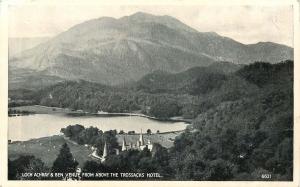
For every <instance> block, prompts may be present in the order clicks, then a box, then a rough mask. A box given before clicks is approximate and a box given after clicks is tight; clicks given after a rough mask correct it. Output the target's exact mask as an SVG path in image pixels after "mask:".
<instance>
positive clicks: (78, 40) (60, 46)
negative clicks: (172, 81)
mask: <svg viewBox="0 0 300 187" xmlns="http://www.w3.org/2000/svg"><path fill="white" fill-rule="evenodd" d="M286 59H293V49H292V48H290V47H287V46H284V45H279V44H275V43H271V42H260V43H257V44H251V45H244V44H242V43H239V42H237V41H234V40H232V39H230V38H227V37H222V36H220V35H218V34H216V33H214V32H198V31H197V30H195V29H193V28H191V27H189V26H187V25H185V24H184V23H182V22H180V21H179V20H177V19H175V18H173V17H170V16H154V15H151V14H147V13H142V12H138V13H136V14H133V15H131V16H125V17H122V18H120V19H115V18H110V17H102V18H99V19H93V20H90V21H86V22H84V23H81V24H78V25H75V26H74V27H72V28H70V29H69V30H67V31H66V32H63V33H61V34H59V35H58V36H56V37H54V38H52V39H50V40H49V41H47V42H45V43H42V44H40V45H38V46H36V47H34V48H32V49H29V50H26V51H24V52H22V53H21V54H18V55H15V56H13V57H11V58H10V59H9V71H10V74H11V75H13V76H14V77H17V78H14V79H11V78H10V79H9V81H10V84H14V85H15V87H18V86H19V85H20V82H18V80H22V82H23V83H24V81H25V82H26V81H27V80H28V76H31V77H32V76H34V79H40V78H41V77H42V78H44V77H45V76H50V77H51V79H52V78H55V77H57V79H55V80H54V81H53V82H56V80H59V79H68V80H78V79H83V80H87V81H93V82H98V83H103V84H108V85H116V84H122V83H127V82H130V81H137V80H139V79H140V78H142V77H143V76H144V75H146V74H148V73H151V72H154V71H156V70H161V71H166V72H169V73H177V72H181V71H185V70H187V69H189V68H191V67H196V66H209V65H211V64H213V63H214V62H216V61H229V62H233V63H237V64H249V63H252V62H255V61H267V62H271V63H277V62H280V61H283V60H286ZM24 71H25V72H31V73H29V75H28V76H27V74H26V73H25V74H24V73H20V72H24ZM16 72H18V73H16ZM20 75H22V77H18V76H20ZM10 77H12V76H10ZM12 80H13V81H12ZM31 80H32V79H31ZM13 87H14V86H13Z"/></svg>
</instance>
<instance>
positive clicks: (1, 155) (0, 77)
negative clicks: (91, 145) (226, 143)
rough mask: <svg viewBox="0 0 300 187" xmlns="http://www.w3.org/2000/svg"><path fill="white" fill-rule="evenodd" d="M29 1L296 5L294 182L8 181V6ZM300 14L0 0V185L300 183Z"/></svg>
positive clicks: (263, 0)
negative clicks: (283, 8)
mask: <svg viewBox="0 0 300 187" xmlns="http://www.w3.org/2000/svg"><path fill="white" fill-rule="evenodd" d="M25 4H31V5H34V4H43V5H54V4H55V5H59V4H61V5H68V4H71V5H80V4H92V5H95V6H96V5H98V6H99V5H116V6H117V5H204V4H205V5H207V4H209V5H216V6H229V5H257V6H259V5H270V4H272V5H293V7H294V54H295V56H294V65H295V66H294V67H295V70H294V72H295V73H294V95H295V100H294V109H295V110H294V181H293V182H252V181H246V182H227V181H221V182H202V181H197V182H190V181H187V182H185V181H163V182H160V181H134V182H129V181H96V182H92V181H76V182H72V181H71V182H70V181H67V182H65V181H62V182H61V181H8V180H7V98H8V96H7V95H8V94H7V91H8V88H7V82H8V81H7V79H8V78H7V76H8V75H7V74H8V50H7V48H8V47H7V46H8V45H7V44H8V41H7V23H8V20H7V6H8V5H19V6H22V5H25ZM299 20H300V15H299V1H298V2H297V1H296V0H230V1H228V0H218V1H216V0H215V1H208V0H123V1H121V0H35V1H33V0H31V1H30V0H10V1H9V2H8V0H2V2H1V0H0V123H1V124H0V150H1V152H0V185H2V186H11V187H14V186H16V187H17V186H18V187H19V186H24V187H29V186H30V187H31V186H48V185H49V186H56V187H60V186H64V187H65V186H66V187H68V186H75V185H76V186H84V187H89V186H96V185H97V186H123V187H126V186H130V187H131V186H143V187H154V186H155V187H157V186H174V187H182V186H200V185H201V186H217V185H218V186H219V185H221V186H226V187H235V186H236V187H240V186H245V187H248V186H255V187H265V186H272V187H273V186H274V187H284V186H295V187H296V186H299V180H300V176H299V175H300V172H299V170H300V163H299V157H300V154H299V151H300V144H299V141H300V137H299V131H300V127H299V122H300V115H299V112H300V108H299V107H300V105H299V104H300V103H299V102H300V100H299V96H298V95H299V91H300V90H299V89H300V81H299V76H300V75H299V74H297V72H300V71H299V70H300V67H299V66H300V64H299V60H300V57H299V54H300V53H299V52H300V50H299V49H300V38H299V30H300V24H299Z"/></svg>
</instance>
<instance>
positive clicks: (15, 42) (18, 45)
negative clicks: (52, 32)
mask: <svg viewBox="0 0 300 187" xmlns="http://www.w3.org/2000/svg"><path fill="white" fill-rule="evenodd" d="M49 39H50V37H26V38H8V55H9V57H12V56H14V55H16V54H18V53H20V52H22V51H25V50H27V49H31V48H33V47H36V46H37V45H39V44H41V43H43V42H46V41H48V40H49Z"/></svg>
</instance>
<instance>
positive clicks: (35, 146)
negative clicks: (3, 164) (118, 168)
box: [8, 135, 92, 167]
mask: <svg viewBox="0 0 300 187" xmlns="http://www.w3.org/2000/svg"><path fill="white" fill-rule="evenodd" d="M65 142H66V143H67V144H68V145H69V147H70V150H71V152H72V154H73V156H74V158H75V159H76V160H77V162H78V163H79V166H80V167H82V166H83V164H84V162H85V161H87V160H91V159H92V158H91V157H89V154H91V153H92V151H91V149H90V148H88V147H85V146H83V145H78V144H76V143H74V142H72V141H69V140H67V139H65V138H64V137H63V136H58V135H55V136H50V137H44V138H38V139H32V140H29V141H24V142H14V143H12V144H9V145H8V157H9V159H12V160H13V159H16V158H18V157H19V156H20V155H34V156H35V157H36V158H40V159H41V160H42V161H43V162H44V163H45V165H46V166H48V167H51V166H52V164H53V162H54V160H55V159H56V157H57V155H58V153H59V150H60V148H61V146H62V145H63V144H64V143H65Z"/></svg>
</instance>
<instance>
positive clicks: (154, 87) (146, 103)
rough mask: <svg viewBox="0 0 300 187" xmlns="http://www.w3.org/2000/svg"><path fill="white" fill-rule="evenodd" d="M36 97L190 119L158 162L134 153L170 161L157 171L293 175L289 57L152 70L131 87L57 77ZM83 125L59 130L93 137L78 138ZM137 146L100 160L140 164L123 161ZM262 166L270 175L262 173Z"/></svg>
mask: <svg viewBox="0 0 300 187" xmlns="http://www.w3.org/2000/svg"><path fill="white" fill-rule="evenodd" d="M49 93H51V94H52V96H53V98H52V99H50V98H49V97H48V95H49ZM35 99H36V101H35V102H38V103H40V104H44V105H48V106H58V107H71V108H75V109H76V108H80V109H83V110H87V111H98V110H103V111H108V112H131V111H136V110H138V111H141V112H142V113H145V114H148V115H152V116H155V117H158V118H162V119H163V118H169V117H172V116H183V117H186V118H192V119H194V120H193V129H187V130H186V132H184V133H183V134H181V135H180V136H178V137H176V139H175V143H174V147H172V148H171V149H169V150H167V151H165V152H164V154H165V157H164V159H162V160H164V162H163V163H159V164H158V165H156V164H157V163H156V162H154V161H153V156H151V158H150V157H148V156H147V154H145V159H141V160H143V164H142V165H143V167H144V165H145V164H146V163H148V164H149V167H152V166H153V165H155V166H159V167H155V169H154V170H156V171H158V170H160V169H158V168H160V167H161V170H162V171H161V172H162V173H164V171H163V169H164V168H172V170H170V171H168V172H166V173H164V176H166V177H167V178H168V177H169V179H172V180H292V176H293V61H285V62H282V63H278V64H269V63H265V62H256V63H253V64H250V65H245V66H243V67H240V69H239V70H237V71H234V72H227V73H224V72H220V71H213V70H212V69H209V68H193V69H191V70H188V71H186V72H183V73H179V74H166V73H164V72H155V73H153V74H150V75H147V76H145V77H144V78H143V79H141V80H140V81H138V82H137V83H135V84H134V85H131V86H130V87H109V86H103V85H98V84H95V83H88V82H84V81H79V82H64V83H60V84H58V85H54V86H52V87H49V88H46V89H43V90H41V91H39V92H38V96H36V97H35ZM79 129H80V127H79ZM73 130H74V129H73ZM85 131H86V130H80V132H82V133H79V134H80V135H79V134H78V135H76V136H73V134H72V130H70V131H69V130H66V131H65V134H69V135H68V137H70V138H71V139H72V140H76V141H77V142H82V143H91V142H93V140H91V139H89V138H88V139H87V140H86V139H85V138H83V137H85V135H86V134H88V132H85ZM97 133H98V134H99V132H97ZM100 134H101V133H100ZM104 134H105V133H103V135H102V136H104ZM88 136H89V137H93V136H91V135H88ZM139 154H142V153H135V152H134V151H133V152H128V153H124V154H123V153H122V154H120V155H119V156H112V157H111V159H113V161H110V159H108V160H107V162H108V163H111V164H112V165H113V164H115V165H114V167H115V169H117V168H118V169H117V170H119V169H120V170H122V169H121V168H127V169H129V168H132V171H140V170H143V167H141V165H139V164H138V163H139V162H140V161H141V160H139V161H136V162H135V163H134V164H132V165H129V166H128V165H126V164H130V161H129V160H131V159H133V160H134V159H137V158H140V157H139V156H137V155H139ZM147 159H149V160H147ZM118 163H119V164H120V165H118ZM123 164H125V165H123ZM114 167H113V168H114ZM99 168H102V166H99ZM148 169H149V170H151V168H148ZM151 171H152V170H151ZM265 174H267V175H268V176H271V178H267V179H266V178H264V177H263V176H264V175H265Z"/></svg>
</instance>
